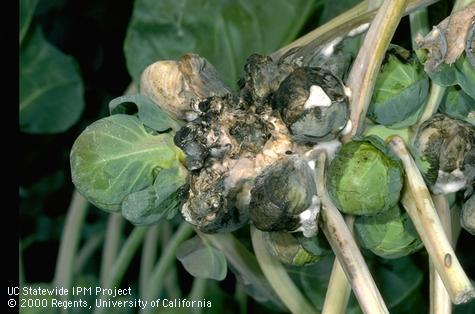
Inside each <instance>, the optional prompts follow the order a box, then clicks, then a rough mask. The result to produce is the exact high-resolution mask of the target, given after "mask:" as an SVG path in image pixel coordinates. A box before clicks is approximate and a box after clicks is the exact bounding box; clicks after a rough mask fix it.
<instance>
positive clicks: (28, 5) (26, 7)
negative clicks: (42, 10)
mask: <svg viewBox="0 0 475 314" xmlns="http://www.w3.org/2000/svg"><path fill="white" fill-rule="evenodd" d="M38 1H39V0H20V32H19V35H20V46H21V42H22V41H23V38H25V35H26V33H27V31H28V28H29V27H30V23H31V19H32V17H33V12H35V8H36V5H37V4H38Z"/></svg>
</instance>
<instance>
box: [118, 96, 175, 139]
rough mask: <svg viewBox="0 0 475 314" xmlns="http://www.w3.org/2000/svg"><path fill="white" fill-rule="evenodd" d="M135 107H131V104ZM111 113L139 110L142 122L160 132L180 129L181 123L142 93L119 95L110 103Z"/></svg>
mask: <svg viewBox="0 0 475 314" xmlns="http://www.w3.org/2000/svg"><path fill="white" fill-rule="evenodd" d="M131 103H132V104H135V106H134V105H132V107H133V108H131V106H130V104H131ZM109 111H110V113H111V114H117V113H130V112H134V111H137V112H138V113H137V115H138V117H139V119H140V121H142V123H143V124H144V125H146V126H148V127H149V128H151V129H154V130H156V131H159V132H163V131H166V130H168V129H173V130H174V131H178V130H179V129H180V128H181V125H180V124H179V123H178V122H177V121H175V120H174V119H173V118H172V117H170V116H169V115H168V114H167V113H166V112H165V111H163V110H162V109H161V108H160V104H155V103H154V102H153V101H152V100H151V99H150V98H149V97H147V96H145V95H141V94H137V95H126V96H121V97H117V98H115V99H113V100H111V102H110V103H109Z"/></svg>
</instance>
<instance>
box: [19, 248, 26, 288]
mask: <svg viewBox="0 0 475 314" xmlns="http://www.w3.org/2000/svg"><path fill="white" fill-rule="evenodd" d="M25 283H26V282H25V269H24V267H23V249H22V247H21V241H18V284H19V285H20V287H22V286H23V285H24V284H25Z"/></svg>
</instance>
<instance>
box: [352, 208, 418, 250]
mask: <svg viewBox="0 0 475 314" xmlns="http://www.w3.org/2000/svg"><path fill="white" fill-rule="evenodd" d="M355 234H356V238H357V239H358V242H359V243H360V244H361V245H362V246H363V247H365V248H367V249H369V250H370V251H371V252H373V253H374V254H376V255H378V256H380V257H383V258H398V257H402V256H406V255H409V254H412V253H414V252H415V251H417V250H419V249H420V248H421V247H422V245H423V244H422V241H421V240H420V238H419V236H418V234H417V231H416V229H415V228H414V225H413V224H412V222H411V220H410V218H409V216H408V214H407V213H406V212H405V211H402V210H401V208H400V207H399V205H398V204H396V205H395V206H393V207H392V208H390V209H389V210H388V211H386V212H383V213H380V214H378V215H373V216H359V217H357V218H356V220H355Z"/></svg>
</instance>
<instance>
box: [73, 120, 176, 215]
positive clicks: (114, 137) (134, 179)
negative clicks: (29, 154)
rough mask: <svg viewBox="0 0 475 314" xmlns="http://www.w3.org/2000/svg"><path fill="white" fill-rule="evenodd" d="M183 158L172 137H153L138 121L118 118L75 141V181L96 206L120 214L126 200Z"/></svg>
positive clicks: (96, 125)
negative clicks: (119, 211)
mask: <svg viewBox="0 0 475 314" xmlns="http://www.w3.org/2000/svg"><path fill="white" fill-rule="evenodd" d="M181 154H182V153H181V151H179V150H178V148H176V147H175V145H174V144H173V137H172V136H171V135H170V134H168V133H166V134H159V135H153V134H150V133H148V132H147V131H146V129H145V127H144V125H143V124H142V123H141V122H140V120H139V119H138V118H137V117H135V116H129V115H123V114H116V115H113V116H110V117H107V118H104V119H101V120H98V121H96V122H94V123H93V124H91V125H90V126H88V127H87V128H86V129H85V130H84V131H83V132H82V133H81V135H80V136H79V137H78V138H77V139H76V141H75V142H74V145H73V148H72V149H71V174H72V179H73V182H74V184H75V185H76V188H77V189H78V190H79V192H80V193H81V194H82V195H84V196H85V197H86V198H87V199H88V200H89V201H91V202H92V203H93V204H95V205H96V206H98V207H99V208H102V209H104V210H110V211H118V210H120V208H121V203H122V201H123V199H124V198H125V197H126V196H128V195H129V194H131V193H134V192H138V191H142V190H144V189H145V188H147V187H149V186H151V185H152V183H153V182H154V181H155V177H156V176H157V173H159V171H160V170H161V169H168V168H170V167H171V166H173V165H174V164H175V162H176V161H177V160H178V159H179V158H181Z"/></svg>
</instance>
